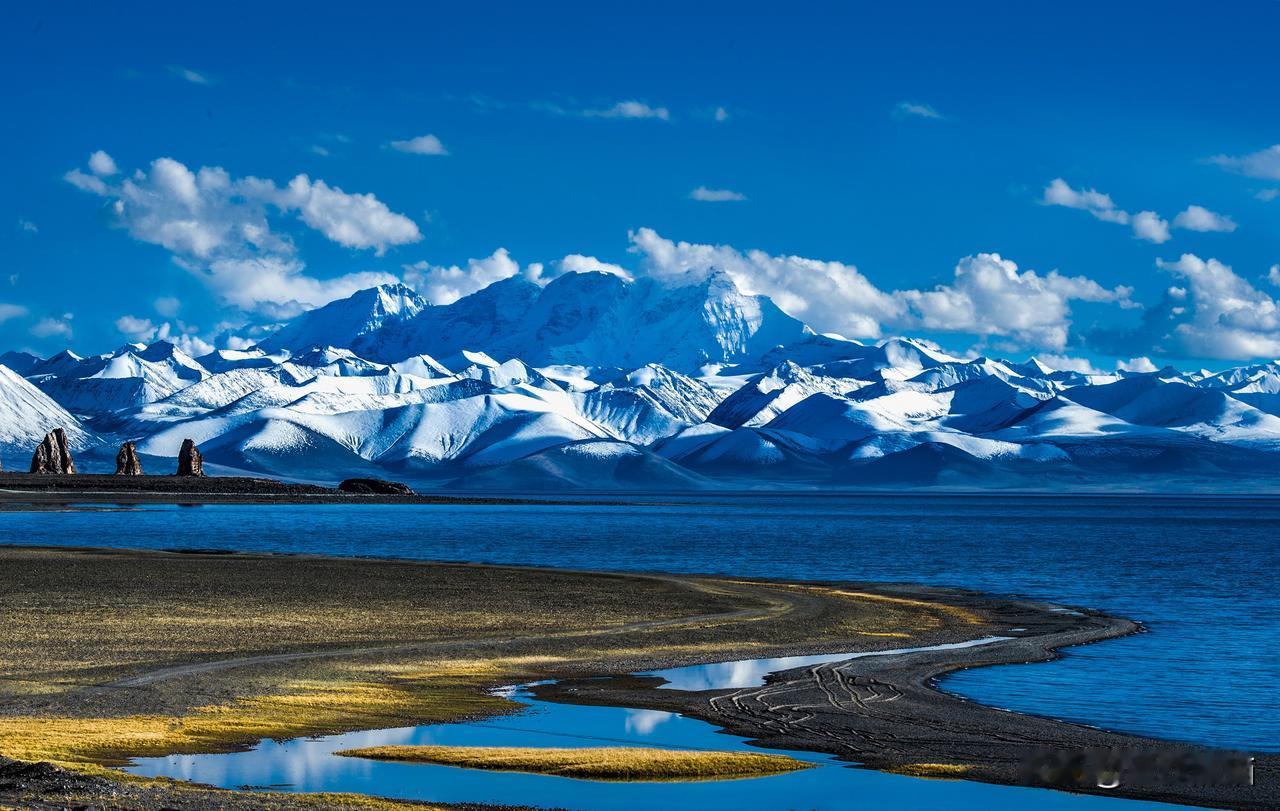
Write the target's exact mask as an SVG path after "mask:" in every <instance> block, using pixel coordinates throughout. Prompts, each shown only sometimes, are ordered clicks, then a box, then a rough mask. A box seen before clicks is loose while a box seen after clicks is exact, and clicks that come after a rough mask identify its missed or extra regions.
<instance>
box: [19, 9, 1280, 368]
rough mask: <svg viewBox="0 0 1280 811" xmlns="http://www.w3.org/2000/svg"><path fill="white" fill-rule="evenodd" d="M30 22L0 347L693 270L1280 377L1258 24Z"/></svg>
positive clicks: (24, 20) (901, 14) (918, 321)
mask: <svg viewBox="0 0 1280 811" xmlns="http://www.w3.org/2000/svg"><path fill="white" fill-rule="evenodd" d="M28 5H29V7H28V8H22V9H16V10H8V11H6V12H5V14H6V17H7V19H6V20H5V24H4V25H3V26H0V59H2V60H3V61H4V65H3V67H4V70H3V73H2V76H3V78H0V82H2V83H3V98H4V104H5V106H6V107H7V108H8V110H7V111H6V115H5V119H6V121H7V123H6V124H5V126H4V127H3V128H0V148H2V149H3V154H4V155H5V159H4V166H5V168H4V170H3V174H2V175H0V177H2V178H3V184H2V186H0V188H3V190H4V194H3V195H0V319H3V322H2V323H0V345H2V346H4V347H6V348H30V349H33V350H35V351H38V352H41V353H49V352H52V351H56V350H58V349H61V348H63V347H64V346H68V345H69V346H72V347H74V348H75V349H76V350H77V351H80V352H82V353H84V352H97V351H104V350H106V349H109V348H111V347H113V346H115V345H118V344H120V343H122V342H123V341H125V340H126V339H127V338H129V337H144V338H147V337H153V336H155V335H157V334H167V335H170V336H174V337H176V336H178V335H183V334H185V335H189V336H190V338H188V340H192V341H196V345H197V346H199V345H201V343H200V342H213V343H223V342H225V341H226V340H228V337H227V336H228V335H236V336H240V337H244V336H247V335H250V334H251V333H252V330H253V327H254V326H255V325H261V324H266V323H270V322H271V321H273V320H274V319H278V318H280V317H282V316H284V315H287V314H288V313H289V312H292V311H295V310H296V309H297V308H298V307H299V306H307V305H313V304H316V303H320V302H321V301H323V300H325V299H326V298H329V297H332V296H334V295H338V294H340V293H343V292H349V290H350V289H353V288H354V287H356V286H358V285H359V284H360V283H361V282H366V281H371V280H372V281H376V280H381V279H386V278H390V277H392V276H396V277H401V278H407V279H408V280H410V281H411V282H414V283H415V284H417V285H418V286H421V287H423V288H424V292H428V291H429V293H430V295H432V297H433V298H435V299H437V300H440V301H444V300H448V299H449V298H450V297H451V296H453V295H457V294H459V293H464V292H466V291H467V290H469V289H473V288H474V287H475V286H477V285H479V284H481V283H483V281H485V280H487V279H490V278H496V277H500V276H501V275H505V274H508V273H511V272H517V271H518V272H525V273H532V274H538V273H539V272H540V273H541V274H542V275H543V277H544V278H545V276H548V275H552V274H554V273H556V272H560V271H562V270H565V269H572V268H575V267H584V266H600V267H604V268H606V269H610V268H614V267H620V268H623V269H625V271H626V272H629V273H632V274H637V273H655V274H660V273H669V272H672V271H673V270H677V269H681V268H683V267H686V266H696V265H697V264H698V263H699V262H716V263H718V264H726V265H728V266H729V267H730V269H731V272H732V273H734V275H735V277H736V278H739V279H740V281H741V282H742V283H743V284H744V286H747V287H749V288H752V289H753V291H756V292H766V293H769V294H771V295H774V296H775V298H777V299H778V300H779V302H780V303H782V304H783V305H784V307H787V308H788V309H794V310H795V311H796V314H797V315H799V316H800V317H802V318H804V319H805V320H807V321H810V322H812V323H814V324H815V326H817V327H818V328H819V329H820V330H823V331H833V332H841V333H844V334H847V335H850V336H851V337H859V338H874V337H877V336H885V335H892V334H911V335H921V336H924V337H927V338H930V339H932V340H935V341H938V342H939V343H941V344H942V345H944V346H946V347H950V348H952V349H955V350H962V351H963V350H970V349H973V350H974V351H977V352H986V353H990V354H1013V355H1020V356H1025V355H1027V354H1033V353H1034V354H1039V355H1041V356H1044V355H1070V356H1073V357H1077V358H1082V359H1084V360H1086V361H1088V362H1091V363H1093V364H1095V365H1096V366H1098V367H1107V368H1111V367H1113V366H1114V365H1115V361H1116V359H1117V358H1119V359H1122V360H1126V361H1127V360H1128V359H1130V358H1134V357H1149V358H1152V359H1154V360H1155V362H1156V363H1157V364H1158V363H1162V362H1164V361H1166V360H1168V361H1174V362H1177V363H1179V364H1182V365H1193V366H1200V365H1206V366H1209V367H1211V368H1219V367H1222V366H1224V365H1230V363H1232V362H1234V361H1243V360H1249V359H1253V358H1270V357H1275V356H1277V355H1280V312H1278V311H1277V304H1276V299H1277V296H1280V285H1278V284H1277V282H1280V270H1277V271H1275V272H1274V273H1272V272H1271V268H1272V267H1273V266H1275V265H1276V264H1277V263H1280V198H1277V195H1276V194H1275V192H1274V190H1276V189H1280V148H1277V149H1276V150H1275V151H1271V152H1269V151H1268V150H1270V149H1271V147H1272V145H1274V144H1277V143H1280V107H1277V105H1275V104H1274V103H1272V96H1273V95H1274V92H1273V89H1272V88H1273V86H1274V85H1275V83H1276V81H1277V79H1278V78H1280V69H1278V68H1280V56H1278V55H1277V49H1276V48H1275V47H1274V33H1275V32H1276V31H1277V30H1280V3H1277V2H1273V1H1272V0H1265V1H1264V0H1257V2H1228V3H1224V4H1219V5H1217V6H1214V7H1209V6H1207V5H1204V4H1200V3H1195V4H1192V3H1124V4H1116V3H1106V4H1104V3H1096V4H1095V3H1079V4H1073V5H1072V6H1071V7H1070V9H1069V10H1067V9H1066V8H1065V7H1058V6H1055V7H1052V8H1051V7H1050V6H1049V5H1048V4H1025V3H1022V4H1018V3H974V4H954V3H902V4H879V3H877V4H851V3H796V4H790V5H788V6H787V7H786V10H785V12H783V11H778V10H775V4H767V5H766V4H759V5H756V6H753V5H752V4H741V3H735V4H712V3H706V4H699V5H698V11H696V12H693V13H691V12H689V11H687V10H686V9H685V6H688V5H690V4H675V3H671V4H667V3H656V4H646V6H645V7H644V8H639V7H628V8H627V9H626V10H619V11H610V10H608V9H602V8H601V5H602V4H570V3H565V4H547V5H539V6H537V7H533V6H532V5H531V4H514V3H512V4H503V3H491V4H486V5H485V6H484V8H483V10H481V11H468V10H464V9H461V8H459V7H456V6H455V5H452V4H451V5H448V6H445V5H425V4H412V5H410V4H405V5H404V6H398V5H390V4H385V5H384V4H376V3H375V4H368V5H367V6H365V7H362V9H361V12H360V13H359V14H355V13H352V12H350V11H343V10H338V9H334V10H315V9H313V8H311V7H310V6H309V5H303V4H297V5H290V4H283V3H254V4H235V3H227V4H220V7H219V8H218V9H215V10H202V11H186V10H173V9H171V8H169V7H168V6H167V5H165V4H141V3H138V4H130V3H120V4H113V5H112V6H111V7H110V8H103V7H100V6H101V5H102V4H67V5H60V4H57V3H41V4H28ZM425 136H434V140H432V139H427V138H425ZM413 139H419V140H417V141H414V140H413ZM97 151H102V152H103V153H104V154H103V155H102V156H100V157H98V158H97V159H95V160H94V162H93V165H92V166H91V165H90V156H91V155H92V154H94V153H95V152H97ZM433 152H435V153H439V152H445V153H447V154H423V153H433ZM107 156H109V161H108V160H107V159H106V158H107ZM162 159H169V160H168V161H163V160H162ZM157 161H161V162H160V163H158V164H157V163H156V162H157ZM182 167H185V168H182ZM201 167H208V168H209V172H208V173H207V174H206V175H205V176H204V180H203V181H200V182H196V186H195V187H194V188H187V187H186V186H184V183H186V182H187V181H188V180H191V181H193V182H195V181H197V180H198V178H196V177H195V173H198V172H199V170H200V169H201ZM95 169H96V171H95ZM215 169H216V170H221V171H220V172H218V171H214V170H215ZM184 171H187V172H190V173H192V174H191V175H188V176H185V177H186V179H185V180H184V176H183V174H182V172H184ZM135 172H141V173H142V174H141V175H140V176H136V177H135ZM69 173H70V175H69ZM299 176H303V177H302V178H301V179H299ZM1059 179H1060V180H1061V184H1056V185H1051V184H1053V182H1054V181H1055V180H1059ZM126 185H128V186H130V187H131V190H130V189H126ZM700 188H701V189H703V190H704V191H703V192H701V193H695V190H698V189H700ZM184 189H185V190H184ZM1091 191H1092V192H1096V193H1095V194H1090V192H1091ZM183 195H187V196H185V197H184V196H183ZM358 195H372V197H364V196H358ZM1101 195H1106V196H1107V197H1106V198H1104V197H1102V196H1101ZM697 197H702V198H710V199H695V198H697ZM725 198H730V199H725ZM737 198H744V199H737ZM184 200H185V201H186V202H185V203H183V205H185V206H186V208H183V209H182V210H181V211H176V210H175V208H174V206H175V205H177V203H178V202H181V201H184ZM1191 206H1198V207H1200V209H1203V210H1198V209H1191V210H1190V211H1188V209H1189V207H1191ZM1144 212H1148V214H1144ZM1179 214H1184V216H1183V217H1181V218H1179ZM641 229H649V230H641ZM1206 229H1209V230H1206ZM668 241H671V242H672V243H675V244H669V243H668ZM681 242H687V243H689V244H688V245H683V246H682V245H680V244H679V243H681ZM500 249H504V252H499V253H497V254H496V255H495V251H499V250H500ZM757 250H758V251H760V252H762V253H759V254H754V253H751V251H757ZM990 254H999V256H1000V257H1001V261H996V260H995V259H994V257H992V256H989V255H990ZM565 257H577V258H576V259H573V258H571V259H569V260H565V259H564V258H565ZM582 257H592V258H593V259H592V260H586V259H583V258H582ZM470 260H478V261H476V262H470ZM809 260H813V261H809ZM469 262H470V263H469ZM1010 262H1012V263H1015V264H1016V270H1014V269H1013V268H1012V266H1011V265H1009V264H1008V263H1010ZM534 263H540V264H541V265H542V269H541V270H539V269H538V268H537V267H536V265H535V267H534V269H533V270H532V271H531V270H530V268H529V266H530V265H531V264H534ZM592 263H595V264H592ZM833 263H834V264H833ZM958 267H959V268H960V269H961V270H960V273H959V275H958V274H957V268H958ZM1027 271H1034V272H1035V275H1034V277H1028V276H1026V275H1025V274H1026V273H1027ZM1051 274H1053V275H1051ZM1269 274H1270V275H1271V277H1272V278H1273V279H1274V280H1275V281H1271V280H1269V279H1268V276H1269ZM1170 288H1173V289H1172V291H1171V289H1170ZM165 325H167V326H165Z"/></svg>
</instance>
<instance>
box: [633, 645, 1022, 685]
mask: <svg viewBox="0 0 1280 811" xmlns="http://www.w3.org/2000/svg"><path fill="white" fill-rule="evenodd" d="M1012 638H1013V637H1008V636H984V637H982V638H980V639H970V640H966V641H964V642H948V643H945V644H942V645H928V646H926V647H921V648H893V649H891V650H879V651H863V652H861V653H824V654H818V655H815V656H782V657H779V658H776V659H742V660H740V661H737V662H717V663H715V664H710V665H694V666H692V667H674V668H671V669H669V670H655V671H653V672H652V673H648V674H646V675H650V676H661V677H662V678H664V679H666V680H667V683H666V684H664V685H662V688H665V689H668V690H728V689H732V688H737V687H758V686H760V685H762V684H764V678H765V676H767V675H769V674H770V673H777V672H778V671H781V670H793V669H795V668H797V667H812V666H813V665H824V664H827V663H828V662H843V661H845V660H847V659H861V658H863V657H867V656H892V655H894V654H899V653H920V652H922V651H931V650H956V649H958V648H973V647H977V646H979V645H990V644H991V643H993V642H1003V641H1005V640H1006V639H1012Z"/></svg>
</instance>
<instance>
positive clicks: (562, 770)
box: [337, 746, 810, 781]
mask: <svg viewBox="0 0 1280 811" xmlns="http://www.w3.org/2000/svg"><path fill="white" fill-rule="evenodd" d="M337 754H339V755H343V756H345V757H358V758H370V759H373V760H394V761H404V762H408V763H431V764H436V765H441V766H460V767H462V768H465V769H487V770H491V771H506V772H533V773H535V774H549V775H555V776H557V777H572V778H576V779H579V780H620V781H636V780H644V781H654V780H724V779H731V778H742V777H762V776H764V775H770V774H781V773H783V772H793V771H798V770H800V769H808V768H810V764H808V763H804V762H802V761H799V760H795V759H794V758H789V757H786V756H784V755H765V754H759V753H754V752H705V751H686V750H671V749H649V748H641V747H631V746H609V747H596V748H587V749H555V748H545V749H544V748H533V747H508V746H375V747H372V748H369V749H348V750H346V751H343V752H338V753H337Z"/></svg>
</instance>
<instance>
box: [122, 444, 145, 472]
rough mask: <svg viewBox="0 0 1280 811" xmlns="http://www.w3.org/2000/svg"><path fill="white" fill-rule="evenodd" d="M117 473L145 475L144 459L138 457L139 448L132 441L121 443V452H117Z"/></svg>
mask: <svg viewBox="0 0 1280 811" xmlns="http://www.w3.org/2000/svg"><path fill="white" fill-rule="evenodd" d="M116 475H117V476H141V475H143V473H142V461H141V460H139V459H138V448H137V446H136V445H134V444H133V443H132V442H126V443H124V444H123V445H121V446H120V450H119V452H118V453H116Z"/></svg>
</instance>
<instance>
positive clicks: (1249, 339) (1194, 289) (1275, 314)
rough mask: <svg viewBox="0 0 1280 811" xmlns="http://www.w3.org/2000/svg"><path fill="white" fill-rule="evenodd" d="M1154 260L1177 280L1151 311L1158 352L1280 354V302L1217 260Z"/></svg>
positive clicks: (1208, 355)
mask: <svg viewBox="0 0 1280 811" xmlns="http://www.w3.org/2000/svg"><path fill="white" fill-rule="evenodd" d="M1157 265H1158V266H1159V267H1160V268H1162V269H1164V270H1166V271H1168V272H1170V273H1172V274H1174V275H1175V276H1177V277H1178V279H1179V282H1180V283H1179V284H1178V285H1177V286H1174V287H1170V288H1169V289H1168V290H1167V291H1166V292H1165V301H1164V303H1163V304H1162V305H1161V306H1160V307H1157V308H1153V310H1152V311H1151V312H1150V313H1149V316H1150V318H1149V319H1148V324H1147V326H1148V328H1149V329H1151V330H1153V331H1154V333H1155V337H1156V338H1157V339H1160V340H1163V341H1164V342H1165V344H1166V345H1165V346H1164V347H1163V349H1164V350H1165V351H1163V352H1162V353H1161V354H1173V355H1182V356H1184V357H1203V358H1221V359H1240V358H1257V357H1280V302H1277V300H1276V299H1275V298H1273V297H1272V296H1270V295H1269V294H1267V293H1264V292H1262V291H1261V290H1259V289H1257V288H1256V287H1254V286H1253V285H1252V284H1250V283H1249V281H1248V280H1246V279H1244V278H1243V277H1241V276H1240V275H1239V274H1237V273H1236V272H1235V271H1234V270H1232V269H1231V267H1230V266H1229V265H1226V264H1224V263H1222V262H1220V261H1218V260H1217V259H1212V258H1211V259H1201V258H1200V257H1199V256H1196V255H1194V254H1189V253H1188V254H1183V255H1182V256H1181V257H1179V258H1178V259H1177V260H1176V261H1163V260H1158V261H1157Z"/></svg>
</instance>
